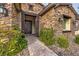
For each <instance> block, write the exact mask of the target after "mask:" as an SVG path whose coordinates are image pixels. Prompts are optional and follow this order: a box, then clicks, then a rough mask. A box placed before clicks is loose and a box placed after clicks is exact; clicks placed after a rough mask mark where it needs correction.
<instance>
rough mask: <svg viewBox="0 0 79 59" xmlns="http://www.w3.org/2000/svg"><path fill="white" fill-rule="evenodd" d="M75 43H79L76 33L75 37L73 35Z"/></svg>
mask: <svg viewBox="0 0 79 59" xmlns="http://www.w3.org/2000/svg"><path fill="white" fill-rule="evenodd" d="M75 43H77V44H79V35H76V37H75Z"/></svg>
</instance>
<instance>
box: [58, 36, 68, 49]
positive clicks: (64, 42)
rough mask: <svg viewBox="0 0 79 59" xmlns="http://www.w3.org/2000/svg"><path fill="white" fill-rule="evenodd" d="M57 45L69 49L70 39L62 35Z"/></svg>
mask: <svg viewBox="0 0 79 59" xmlns="http://www.w3.org/2000/svg"><path fill="white" fill-rule="evenodd" d="M57 43H58V44H59V46H60V47H61V48H67V47H69V42H68V39H67V38H66V37H65V36H64V35H61V36H59V37H58V39H57Z"/></svg>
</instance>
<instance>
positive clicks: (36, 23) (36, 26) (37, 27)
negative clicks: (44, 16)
mask: <svg viewBox="0 0 79 59" xmlns="http://www.w3.org/2000/svg"><path fill="white" fill-rule="evenodd" d="M26 15H29V14H28V13H25V12H24V13H23V12H22V13H21V31H22V32H23V33H24V26H23V25H24V24H23V23H24V20H25V16H26ZM29 16H33V17H35V19H34V21H35V36H39V15H37V14H35V15H33V14H32V15H29Z"/></svg>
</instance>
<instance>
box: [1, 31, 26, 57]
mask: <svg viewBox="0 0 79 59" xmlns="http://www.w3.org/2000/svg"><path fill="white" fill-rule="evenodd" d="M0 33H2V34H1V35H2V36H3V37H8V38H9V41H8V42H6V43H3V42H1V39H2V37H0V55H2V56H5V55H8V56H13V55H16V54H17V53H19V52H20V51H21V50H22V49H24V48H26V47H27V41H26V39H25V36H24V34H23V33H21V31H19V30H17V29H16V30H9V31H0Z"/></svg>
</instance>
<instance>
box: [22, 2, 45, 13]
mask: <svg viewBox="0 0 79 59" xmlns="http://www.w3.org/2000/svg"><path fill="white" fill-rule="evenodd" d="M32 5H33V11H30V10H29V5H28V4H27V3H22V4H21V7H22V10H23V11H29V12H34V13H39V12H40V11H41V10H42V9H43V8H44V7H43V6H42V5H40V4H38V3H33V4H32Z"/></svg>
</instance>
